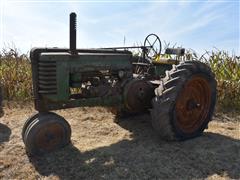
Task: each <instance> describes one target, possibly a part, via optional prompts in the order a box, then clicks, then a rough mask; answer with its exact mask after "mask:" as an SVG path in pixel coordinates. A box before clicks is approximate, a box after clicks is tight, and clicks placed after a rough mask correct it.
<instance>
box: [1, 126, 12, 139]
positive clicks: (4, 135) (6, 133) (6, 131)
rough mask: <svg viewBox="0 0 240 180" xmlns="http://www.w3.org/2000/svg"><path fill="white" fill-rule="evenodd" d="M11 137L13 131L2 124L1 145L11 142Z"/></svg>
mask: <svg viewBox="0 0 240 180" xmlns="http://www.w3.org/2000/svg"><path fill="white" fill-rule="evenodd" d="M10 135H11V129H10V128H9V127H8V126H6V125H4V124H1V123H0V144H2V143H4V142H7V141H9V137H10Z"/></svg>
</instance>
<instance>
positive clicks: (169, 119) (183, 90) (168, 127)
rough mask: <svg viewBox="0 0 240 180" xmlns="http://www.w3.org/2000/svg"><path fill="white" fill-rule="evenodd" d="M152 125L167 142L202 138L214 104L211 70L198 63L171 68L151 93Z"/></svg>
mask: <svg viewBox="0 0 240 180" xmlns="http://www.w3.org/2000/svg"><path fill="white" fill-rule="evenodd" d="M155 94H156V97H155V98H153V100H152V105H153V109H152V110H151V115H152V125H153V127H154V129H155V130H156V131H157V132H158V133H159V134H160V135H161V136H162V137H163V138H164V139H167V140H185V139H189V138H193V137H196V136H199V135H201V134H202V132H203V131H204V129H205V128H206V127H207V125H208V122H209V121H210V120H211V118H212V115H213V111H214V107H215V103H216V81H215V78H214V74H213V73H212V71H211V69H210V68H209V67H208V66H207V65H205V64H204V63H201V62H198V61H187V62H184V63H181V64H179V65H177V66H175V65H174V66H173V68H172V70H171V71H167V72H166V77H165V78H164V79H163V80H162V83H161V84H160V86H159V87H158V88H156V89H155Z"/></svg>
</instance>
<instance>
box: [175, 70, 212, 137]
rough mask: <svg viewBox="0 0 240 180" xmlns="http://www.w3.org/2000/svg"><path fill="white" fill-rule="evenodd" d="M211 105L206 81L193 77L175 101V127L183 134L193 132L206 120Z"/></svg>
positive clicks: (196, 76)
mask: <svg viewBox="0 0 240 180" xmlns="http://www.w3.org/2000/svg"><path fill="white" fill-rule="evenodd" d="M210 103H211V89H210V86H209V83H208V81H207V79H206V78H205V77H204V76H202V75H194V76H192V77H191V79H189V81H187V82H186V84H185V85H184V87H183V89H182V91H181V93H180V94H179V95H178V98H177V101H176V107H175V112H176V118H177V121H176V122H177V125H178V126H179V127H180V129H181V130H182V131H183V132H185V133H192V132H195V131H196V130H197V129H198V128H199V127H200V126H201V125H202V123H203V122H204V121H205V120H206V118H207V114H208V112H209V108H210Z"/></svg>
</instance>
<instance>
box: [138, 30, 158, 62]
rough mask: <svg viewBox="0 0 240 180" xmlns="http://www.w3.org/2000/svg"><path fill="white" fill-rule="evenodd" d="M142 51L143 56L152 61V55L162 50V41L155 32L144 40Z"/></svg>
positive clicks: (154, 55)
mask: <svg viewBox="0 0 240 180" xmlns="http://www.w3.org/2000/svg"><path fill="white" fill-rule="evenodd" d="M144 47H145V48H144V49H143V51H144V52H143V53H144V56H145V58H148V60H150V61H152V60H153V58H154V57H156V56H157V55H158V54H160V53H161V51H162V43H161V40H160V38H159V37H158V36H157V35H156V34H149V35H148V36H147V37H146V38H145V40H144Z"/></svg>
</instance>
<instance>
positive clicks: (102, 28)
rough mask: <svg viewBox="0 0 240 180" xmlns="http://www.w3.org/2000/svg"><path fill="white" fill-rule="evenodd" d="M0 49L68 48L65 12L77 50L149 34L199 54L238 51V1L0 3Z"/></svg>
mask: <svg viewBox="0 0 240 180" xmlns="http://www.w3.org/2000/svg"><path fill="white" fill-rule="evenodd" d="M0 1H1V4H0V5H1V7H0V16H1V18H0V20H1V21H0V48H1V49H2V48H3V47H4V46H12V44H15V46H16V47H17V48H18V49H19V50H20V51H21V52H23V53H26V52H28V51H29V50H30V49H31V48H32V47H39V46H40V47H69V35H68V34H69V33H68V31H69V25H68V24H69V13H70V12H73V11H74V12H76V13H77V23H78V24H77V25H78V26H77V28H78V29H77V47H78V48H92V47H94V48H97V47H109V46H110V47H111V46H123V45H124V37H125V45H127V46H131V45H134V44H135V45H136V44H138V45H141V44H142V43H143V41H144V38H145V37H146V36H147V35H148V34H149V33H155V34H157V35H158V36H159V37H160V39H161V40H162V42H163V44H164V41H165V42H166V43H168V42H170V43H171V44H172V45H174V44H175V43H176V44H177V45H176V46H182V47H186V48H191V49H194V50H195V51H196V52H198V53H202V52H204V51H205V50H212V49H214V48H215V47H216V48H218V49H220V50H222V49H223V50H227V51H229V52H230V53H232V51H234V52H235V54H237V55H239V54H240V48H239V26H240V25H239V1H238V0H236V1H137V0H136V1H134V0H130V1H127V0H126V1H120V0H118V1H113V0H112V1H106V0H104V1H101V0H100V1H97V0H90V1H87V0H85V1H77V0H76V1H63V0H62V1H61V0H59V1H57V0H54V1H53V0H50V1H48V0H44V1H40V0H36V1H33V0H32V1H27V0H25V1H21V0H0Z"/></svg>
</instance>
